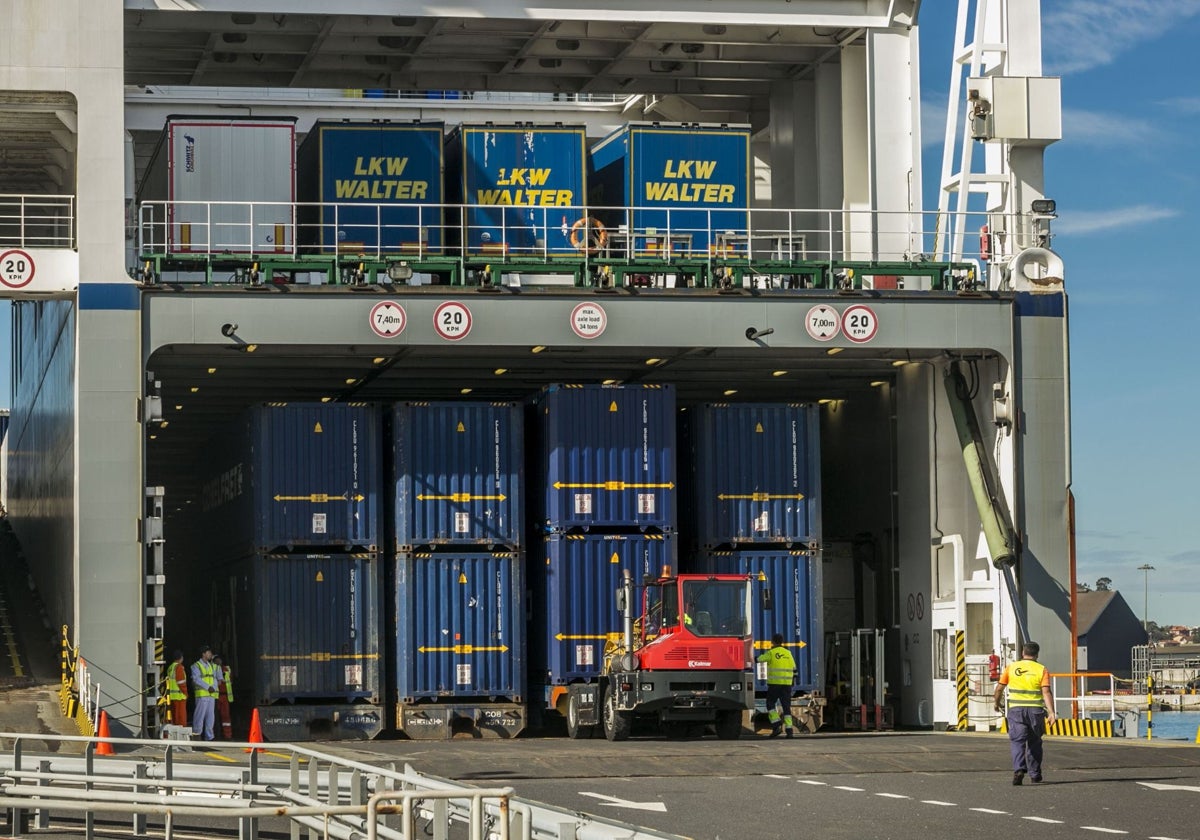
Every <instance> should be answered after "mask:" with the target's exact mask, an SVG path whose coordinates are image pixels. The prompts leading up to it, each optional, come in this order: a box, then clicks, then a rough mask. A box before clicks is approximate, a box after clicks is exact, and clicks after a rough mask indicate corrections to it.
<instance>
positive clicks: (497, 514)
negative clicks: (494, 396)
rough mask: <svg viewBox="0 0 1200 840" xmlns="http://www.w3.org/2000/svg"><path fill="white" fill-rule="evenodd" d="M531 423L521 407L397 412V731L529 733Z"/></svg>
mask: <svg viewBox="0 0 1200 840" xmlns="http://www.w3.org/2000/svg"><path fill="white" fill-rule="evenodd" d="M523 435H524V423H523V417H522V411H521V407H520V406H519V405H517V404H515V403H482V402H431V403H425V402H406V403H399V404H397V405H395V406H394V407H393V408H392V411H391V432H390V438H391V454H392V474H391V477H390V480H389V489H390V492H391V494H392V505H393V512H394V516H393V517H392V523H393V524H392V529H391V530H392V533H391V534H390V537H389V541H388V543H389V547H390V549H391V552H392V557H393V560H394V562H393V565H392V569H393V574H392V582H393V584H394V588H395V600H394V621H395V627H394V631H395V632H394V634H393V638H394V640H395V651H394V659H393V661H394V663H395V674H396V690H397V698H396V727H397V729H399V730H400V731H402V732H405V733H406V734H408V735H409V736H410V737H414V738H448V737H450V736H452V735H453V734H454V733H455V732H458V731H470V732H474V733H478V734H483V735H498V736H501V737H515V736H516V735H518V734H519V733H520V732H521V730H522V729H524V727H525V720H526V708H525V703H524V694H525V686H526V676H525V607H524V604H525V585H524V555H523V553H522V551H521V549H522V547H523V539H522V523H523V516H522V501H521V500H522V490H521V480H522V472H523V470H522V463H523V457H524V448H523Z"/></svg>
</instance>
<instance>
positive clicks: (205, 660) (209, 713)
mask: <svg viewBox="0 0 1200 840" xmlns="http://www.w3.org/2000/svg"><path fill="white" fill-rule="evenodd" d="M212 658H213V652H212V648H210V647H209V646H208V645H204V646H203V647H201V648H200V658H199V659H197V660H196V661H195V662H193V663H192V688H193V689H194V693H195V696H196V707H195V709H194V710H193V711H194V715H193V719H192V735H193V736H197V735H202V736H203V738H204V740H205V741H211V740H213V712H214V711H215V709H216V701H217V669H216V667H215V666H214V665H213V663H212Z"/></svg>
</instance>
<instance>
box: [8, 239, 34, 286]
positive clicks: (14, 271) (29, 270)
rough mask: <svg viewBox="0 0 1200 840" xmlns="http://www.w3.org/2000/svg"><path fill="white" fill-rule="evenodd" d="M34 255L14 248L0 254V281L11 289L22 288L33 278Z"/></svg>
mask: <svg viewBox="0 0 1200 840" xmlns="http://www.w3.org/2000/svg"><path fill="white" fill-rule="evenodd" d="M33 274H34V266H33V257H31V256H29V254H27V253H25V252H24V251H22V250H20V249H18V248H13V249H12V250H11V251H5V252H4V253H3V254H0V283H3V284H4V285H5V286H8V288H10V289H21V288H24V287H25V286H28V285H29V284H30V282H32V280H33Z"/></svg>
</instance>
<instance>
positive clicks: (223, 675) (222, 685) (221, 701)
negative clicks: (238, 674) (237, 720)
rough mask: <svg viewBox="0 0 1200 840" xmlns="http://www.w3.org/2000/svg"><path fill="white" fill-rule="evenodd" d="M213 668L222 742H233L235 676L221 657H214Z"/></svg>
mask: <svg viewBox="0 0 1200 840" xmlns="http://www.w3.org/2000/svg"><path fill="white" fill-rule="evenodd" d="M213 667H214V668H215V670H216V672H217V720H219V721H220V722H221V740H222V741H232V740H233V719H232V718H231V717H230V704H231V703H233V674H232V673H230V671H229V666H228V665H226V664H224V663H223V662H222V661H221V657H220V656H214V657H213Z"/></svg>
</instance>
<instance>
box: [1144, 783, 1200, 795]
mask: <svg viewBox="0 0 1200 840" xmlns="http://www.w3.org/2000/svg"><path fill="white" fill-rule="evenodd" d="M1138 784H1139V785H1145V786H1146V787H1148V788H1150V789H1151V790H1194V791H1195V792H1196V793H1200V787H1197V786H1196V785H1164V784H1160V783H1158V782H1138Z"/></svg>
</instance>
